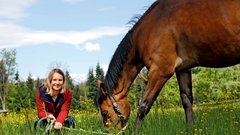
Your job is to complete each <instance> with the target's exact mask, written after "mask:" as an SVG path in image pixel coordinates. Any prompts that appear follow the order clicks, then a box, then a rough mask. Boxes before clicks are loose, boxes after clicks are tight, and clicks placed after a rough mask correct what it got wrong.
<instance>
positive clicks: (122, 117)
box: [95, 81, 130, 131]
mask: <svg viewBox="0 0 240 135" xmlns="http://www.w3.org/2000/svg"><path fill="white" fill-rule="evenodd" d="M98 88H99V90H98V91H97V94H96V97H95V104H96V105H97V107H98V108H99V113H100V117H101V119H102V122H103V126H104V128H105V129H106V130H108V131H110V130H111V129H117V130H118V131H121V130H124V129H125V128H126V126H127V121H128V117H129V115H130V106H129V103H128V101H127V97H126V96H124V97H123V98H120V99H117V98H116V99H114V97H113V95H111V94H109V93H107V91H106V88H105V86H104V83H103V82H102V81H98Z"/></svg>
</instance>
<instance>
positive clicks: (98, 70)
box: [95, 63, 104, 80]
mask: <svg viewBox="0 0 240 135" xmlns="http://www.w3.org/2000/svg"><path fill="white" fill-rule="evenodd" d="M95 72H96V76H95V78H96V80H104V71H103V69H102V68H101V67H100V65H99V63H97V66H96V70H95Z"/></svg>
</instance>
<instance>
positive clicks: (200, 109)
mask: <svg viewBox="0 0 240 135" xmlns="http://www.w3.org/2000/svg"><path fill="white" fill-rule="evenodd" d="M194 112H195V113H194V115H195V124H194V125H193V126H192V127H191V128H187V127H186V124H185V115H184V111H183V109H182V108H175V109H169V110H159V109H155V108H152V110H151V111H150V112H149V114H148V115H147V116H146V117H145V120H144V123H143V125H142V127H141V128H140V131H139V132H138V133H135V123H134V122H135V118H136V112H135V111H133V112H132V113H131V116H130V119H129V125H128V127H127V129H126V130H125V131H124V132H123V133H122V134H123V135H134V134H137V135H237V134H240V102H237V103H236V102H235V103H233V104H229V103H228V104H227V105H223V104H221V105H217V104H215V105H213V104H211V105H207V104H205V105H197V106H196V107H194ZM70 115H73V116H74V117H75V121H76V128H75V129H70V130H68V129H65V130H62V131H60V132H50V134H69V135H75V134H76V135H79V134H81V135H91V134H94V133H95V132H97V133H99V134H102V133H104V129H103V128H102V124H101V121H100V118H99V115H98V113H97V112H96V113H92V114H89V113H88V112H80V111H72V112H71V114H70ZM35 120H36V112H35V111H33V110H25V111H22V112H20V113H18V114H16V113H8V114H7V115H6V116H4V115H3V114H0V129H1V130H0V134H1V135H18V134H19V135H20V134H21V135H22V134H24V135H32V134H36V135H38V134H39V135H42V134H45V131H44V130H38V131H35V130H34V129H33V123H34V121H35ZM81 129H84V131H82V130H81ZM91 132H92V133H91Z"/></svg>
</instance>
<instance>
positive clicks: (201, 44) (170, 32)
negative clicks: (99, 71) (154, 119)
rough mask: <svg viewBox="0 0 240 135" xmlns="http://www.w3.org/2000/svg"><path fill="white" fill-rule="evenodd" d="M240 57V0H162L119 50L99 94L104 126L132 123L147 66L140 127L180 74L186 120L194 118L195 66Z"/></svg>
mask: <svg viewBox="0 0 240 135" xmlns="http://www.w3.org/2000/svg"><path fill="white" fill-rule="evenodd" d="M239 62H240V0H157V1H155V2H154V3H153V4H152V5H151V6H150V7H149V8H148V10H147V11H146V12H145V13H144V14H143V16H141V18H140V19H139V20H138V21H137V22H136V23H135V24H134V26H133V27H132V28H131V29H130V30H129V31H128V32H127V34H126V35H125V36H124V38H123V39H122V41H121V42H120V44H119V45H118V47H117V49H116V50H115V53H114V54H113V56H112V58H111V61H110V64H109V68H108V71H107V72H106V76H105V79H104V81H100V80H99V81H98V87H99V90H98V92H97V95H98V96H97V98H95V100H96V102H97V104H98V108H99V111H100V116H101V118H102V122H103V125H104V127H105V128H106V129H110V128H111V127H113V128H114V129H117V130H121V129H124V128H125V127H126V125H127V121H128V118H129V115H130V105H129V102H128V100H127V95H128V90H129V87H130V86H131V84H132V83H133V81H134V79H135V78H136V76H137V75H138V73H139V72H140V71H141V69H142V68H143V67H146V68H147V69H148V71H149V72H148V83H147V86H146V89H145V91H144V95H143V97H142V101H141V103H140V106H139V109H138V112H137V118H136V126H137V127H140V125H141V124H142V123H143V120H144V117H145V116H146V115H147V114H148V112H149V111H150V109H151V106H152V105H153V103H154V101H155V100H156V98H157V97H158V95H159V93H160V91H161V89H162V87H163V86H164V84H165V83H166V82H167V81H168V79H169V78H171V77H172V76H173V75H174V74H176V76H177V80H178V84H179V89H180V97H181V101H182V106H183V108H184V111H185V117H186V122H187V123H188V124H193V123H194V115H193V109H192V105H193V94H192V79H191V69H192V68H194V67H197V66H201V67H209V68H220V67H228V66H232V65H236V64H239Z"/></svg>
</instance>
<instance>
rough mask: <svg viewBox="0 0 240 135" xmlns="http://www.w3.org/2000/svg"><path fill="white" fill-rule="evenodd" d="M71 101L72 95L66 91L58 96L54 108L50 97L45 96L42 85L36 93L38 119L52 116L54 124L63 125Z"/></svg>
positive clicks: (44, 89)
mask: <svg viewBox="0 0 240 135" xmlns="http://www.w3.org/2000/svg"><path fill="white" fill-rule="evenodd" d="M71 101H72V94H71V92H70V90H69V89H66V91H65V93H63V94H59V95H58V98H57V99H56V102H55V107H54V102H53V99H52V97H51V96H50V95H47V94H46V88H45V87H44V86H43V85H42V86H41V87H40V88H39V90H37V92H36V105H37V112H38V118H39V119H41V118H43V117H46V116H48V115H49V114H52V115H53V116H54V117H55V118H56V121H55V122H60V123H63V122H64V121H65V119H66V118H67V116H68V113H69V110H70V105H71Z"/></svg>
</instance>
